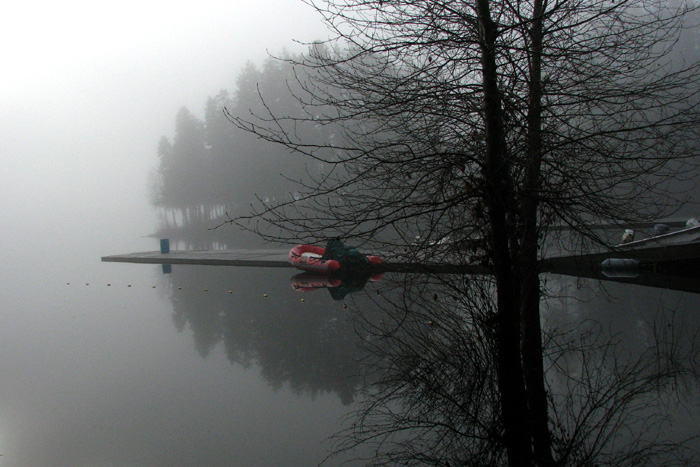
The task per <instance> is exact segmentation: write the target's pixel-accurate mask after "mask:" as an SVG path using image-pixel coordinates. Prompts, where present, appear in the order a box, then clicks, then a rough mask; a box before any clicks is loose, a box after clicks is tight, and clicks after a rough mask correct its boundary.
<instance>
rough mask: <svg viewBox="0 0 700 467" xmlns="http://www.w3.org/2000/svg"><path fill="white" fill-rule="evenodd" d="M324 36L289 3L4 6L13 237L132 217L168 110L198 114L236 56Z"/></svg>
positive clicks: (3, 192)
mask: <svg viewBox="0 0 700 467" xmlns="http://www.w3.org/2000/svg"><path fill="white" fill-rule="evenodd" d="M326 35H327V34H326V32H325V29H324V28H323V26H322V24H321V23H320V21H319V19H318V17H317V16H316V15H315V14H314V12H313V11H312V10H311V9H310V8H309V7H308V6H306V5H304V4H303V3H302V2H300V1H294V0H263V1H256V2H251V1H240V0H233V1H231V0H229V1H219V0H201V1H198V2H166V1H160V0H159V1H148V0H146V1H135V0H128V1H125V2H119V3H101V2H88V1H80V0H68V1H66V2H58V3H56V2H49V1H39V2H14V4H12V5H11V6H4V7H3V15H2V18H0V44H1V45H0V48H2V57H3V67H2V68H3V71H2V73H1V74H0V159H1V161H2V170H0V196H1V197H2V199H3V200H8V199H13V200H15V203H3V206H2V208H0V211H1V212H0V214H3V215H5V219H7V215H8V214H9V213H8V210H12V211H14V215H15V216H17V217H16V219H15V222H14V224H15V225H14V227H15V228H17V233H18V232H19V231H21V230H23V228H22V227H23V226H22V225H21V224H22V223H27V222H28V223H32V222H33V221H34V220H37V221H38V219H41V218H42V217H43V221H42V222H46V221H47V220H48V221H55V222H62V221H63V220H70V225H74V223H75V221H76V220H78V219H85V218H89V217H92V218H93V219H95V217H96V216H97V217H99V213H100V212H110V217H111V218H112V221H113V219H115V218H118V219H119V220H120V222H121V223H124V222H128V221H129V218H131V219H138V218H143V216H145V215H147V212H148V208H147V207H146V206H145V193H146V184H147V173H148V171H149V170H151V169H152V168H154V167H155V165H156V154H155V151H156V146H157V143H158V139H159V137H160V136H161V135H164V134H166V135H170V134H171V133H172V132H173V130H174V118H175V114H176V112H177V110H178V109H179V108H180V107H181V106H182V105H186V106H188V107H189V108H190V109H191V110H192V111H193V112H194V113H195V114H197V115H201V114H202V110H203V107H204V104H205V102H206V98H207V97H208V96H209V95H214V94H216V93H217V92H218V91H219V90H220V89H222V88H226V89H229V90H232V89H233V87H234V83H235V78H236V76H237V73H238V72H239V70H240V69H241V67H242V66H243V65H244V64H245V62H246V61H248V60H251V61H253V62H258V63H259V62H261V61H262V60H263V59H264V58H265V57H266V54H267V51H270V52H272V53H276V52H279V51H281V50H282V49H287V50H292V51H302V50H305V47H304V46H302V45H299V44H297V43H295V42H294V40H298V41H302V42H308V41H312V40H315V39H318V38H324V37H326ZM20 200H21V201H20ZM19 202H27V203H29V204H30V205H31V207H30V209H31V210H32V215H31V216H28V215H27V213H28V211H27V207H26V206H24V205H18V204H17V203H19ZM78 204H80V206H78ZM83 204H84V206H83ZM20 212H23V213H24V215H23V216H20V215H19V213H20ZM47 216H48V219H47ZM12 217H13V216H10V218H12ZM105 222H110V221H109V220H108V219H105ZM6 226H7V224H6ZM24 227H28V226H24ZM13 230H14V229H13ZM146 230H148V229H146ZM146 233H149V232H148V231H144V232H143V234H146ZM5 234H6V235H5V237H6V238H7V234H8V232H7V231H6V232H5ZM3 243H4V242H3Z"/></svg>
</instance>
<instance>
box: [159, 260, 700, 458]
mask: <svg viewBox="0 0 700 467" xmlns="http://www.w3.org/2000/svg"><path fill="white" fill-rule="evenodd" d="M251 271H252V270H250V269H236V268H217V267H194V266H178V267H175V268H173V271H172V273H171V274H168V275H167V276H163V280H164V281H165V282H166V283H167V285H168V295H169V299H170V301H171V303H172V307H173V314H172V317H173V322H174V324H175V326H176V328H177V329H178V330H179V331H181V332H185V331H186V330H187V332H191V333H192V336H193V338H194V345H195V348H196V349H197V352H198V353H199V355H200V356H202V357H207V356H208V355H210V354H211V353H212V350H213V349H214V348H215V347H217V346H219V345H220V346H222V347H223V349H224V351H225V355H226V357H227V359H228V360H229V362H230V363H231V364H235V365H237V366H241V367H243V368H251V367H252V366H258V367H259V368H260V371H261V374H262V376H263V378H264V379H265V381H266V382H267V384H268V385H269V386H270V387H271V388H273V389H278V388H281V387H283V386H285V385H287V386H289V387H291V388H292V389H293V390H294V391H295V392H297V393H300V394H308V395H311V396H313V397H316V396H318V395H319V394H334V395H335V396H337V397H338V398H339V399H340V400H342V402H343V404H346V405H348V404H350V403H351V402H353V401H359V402H357V403H356V404H355V405H354V407H355V409H356V410H355V412H354V415H353V417H352V419H351V420H352V424H351V426H350V428H349V429H348V430H346V431H342V432H340V433H338V434H337V435H336V437H335V438H334V439H335V445H334V449H335V450H336V452H338V453H342V454H343V455H351V456H352V455H354V454H353V453H354V452H355V449H356V447H357V446H358V445H359V446H362V447H363V449H365V450H369V451H371V452H373V453H374V454H373V456H376V458H375V460H379V461H380V462H386V463H389V464H395V463H401V462H412V461H416V460H420V462H422V463H424V464H435V465H445V464H449V465H452V464H460V463H464V462H470V463H476V464H480V465H482V464H483V465H493V464H503V463H504V462H505V457H504V450H503V446H502V438H503V420H502V418H501V414H500V405H499V404H500V402H499V395H498V394H499V392H498V384H497V376H496V375H497V374H496V372H497V368H495V366H494V362H495V361H496V352H497V349H496V347H495V345H494V339H493V336H494V332H495V326H496V323H495V321H494V319H493V316H494V310H493V286H492V284H491V283H490V281H489V279H488V278H487V277H469V276H449V277H447V276H439V275H438V276H430V275H418V274H387V276H386V277H361V278H350V279H348V278H329V277H319V276H314V275H310V274H307V273H304V274H296V275H294V276H292V277H291V279H290V277H289V270H284V269H283V270H259V271H257V272H255V273H251ZM446 279H447V280H446ZM624 279H625V280H627V279H629V278H627V277H625V278H624ZM290 282H291V285H292V289H294V290H296V291H298V292H301V293H295V292H294V291H293V290H290V287H289V284H290ZM544 285H545V287H546V290H547V294H546V296H547V297H548V298H547V299H546V300H545V301H544V302H543V305H542V306H543V308H542V310H543V323H542V325H543V331H544V341H545V370H546V386H547V391H548V397H549V410H550V414H549V415H550V420H551V421H550V428H551V431H552V439H553V446H554V447H553V449H554V454H555V458H556V459H558V460H560V461H561V462H562V463H565V464H567V465H585V464H589V463H591V462H595V463H603V464H617V463H619V462H622V461H624V460H628V459H636V460H638V461H640V462H641V461H644V462H652V463H653V462H656V463H659V462H660V463H668V462H670V461H672V460H674V458H676V460H679V459H680V460H679V462H680V463H685V462H688V459H689V458H690V456H691V455H692V454H693V453H692V452H691V451H692V449H697V448H698V446H699V445H698V443H697V442H691V443H685V441H687V439H688V438H691V437H692V436H695V434H696V433H695V432H694V426H695V425H694V424H693V422H691V420H694V417H696V416H697V415H698V412H699V411H700V410H699V408H698V407H697V405H694V404H696V401H697V391H698V386H697V377H698V375H699V374H700V369H699V368H698V364H697V362H698V357H699V356H700V317H698V316H697V313H696V310H697V309H698V306H699V305H700V295H695V294H689V293H683V292H679V291H672V290H666V289H660V288H650V287H644V286H640V285H632V284H629V283H618V282H609V281H606V282H599V281H598V280H593V279H586V278H577V277H570V276H561V275H546V276H544ZM321 289H326V290H328V291H329V293H330V297H329V296H328V294H325V293H319V292H314V291H321ZM330 462H331V463H332V462H334V459H333V458H332V459H331V461H330Z"/></svg>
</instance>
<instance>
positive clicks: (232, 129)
mask: <svg viewBox="0 0 700 467" xmlns="http://www.w3.org/2000/svg"><path fill="white" fill-rule="evenodd" d="M285 58H287V59H293V60H296V61H299V60H302V59H303V56H296V57H291V56H287V57H283V58H282V59H279V58H268V59H266V60H265V61H264V63H263V64H262V67H257V66H255V65H254V64H252V63H250V62H249V63H248V64H247V65H246V66H245V67H244V68H243V70H242V71H241V72H240V73H239V75H238V79H237V81H236V83H235V85H236V87H235V90H234V91H232V92H229V91H228V90H221V91H220V92H219V93H218V94H216V95H215V96H213V97H209V99H208V100H207V102H206V106H205V108H204V119H203V120H202V119H200V118H198V117H197V116H196V115H195V114H193V113H192V112H191V111H190V110H189V109H188V108H186V107H182V108H181V109H180V111H179V112H178V113H177V115H176V117H175V134H174V136H173V137H172V138H169V137H167V136H163V137H161V139H160V142H159V143H158V159H159V165H158V168H157V170H156V171H155V172H154V173H153V174H152V176H151V179H150V187H149V192H150V197H151V199H150V201H151V204H152V205H153V206H155V207H156V208H157V209H158V210H159V213H160V228H159V232H158V234H160V235H168V236H169V237H170V238H171V239H175V240H178V239H179V240H185V241H187V242H189V243H190V244H191V246H197V247H207V248H217V247H220V248H231V247H235V246H251V243H252V244H255V243H256V239H255V237H254V236H253V235H245V234H242V233H241V232H239V231H238V230H237V229H232V228H226V229H219V230H217V231H213V232H212V231H209V230H208V229H211V228H212V227H214V226H216V225H219V224H220V223H221V222H222V221H224V220H226V219H227V215H228V216H232V217H233V216H236V215H240V214H244V213H247V212H248V211H249V210H250V206H251V204H255V203H256V202H257V201H258V200H265V201H284V200H289V199H291V197H293V196H295V193H296V192H297V190H298V189H299V185H298V182H300V181H301V180H308V179H309V177H310V176H316V175H319V174H320V173H322V171H323V168H322V167H321V166H315V167H314V166H311V167H310V166H309V160H308V159H304V158H302V157H300V156H298V155H294V154H290V152H289V150H288V149H286V148H284V147H282V146H280V145H276V144H272V143H269V142H266V141H264V140H262V139H260V138H259V137H258V136H256V135H253V134H251V133H249V132H246V131H243V130H241V129H239V128H237V127H236V126H234V125H233V124H232V123H231V121H229V119H228V117H227V116H226V115H225V111H226V112H227V113H229V114H230V116H235V117H241V118H243V119H246V117H249V116H251V114H254V115H257V116H266V115H268V113H269V112H270V111H271V110H270V109H274V113H275V115H285V116H294V115H299V112H301V111H302V109H301V105H300V103H299V99H303V98H304V96H306V95H307V93H305V91H304V84H305V82H306V78H307V76H306V75H305V73H306V72H307V70H304V69H303V67H294V66H293V65H292V64H291V60H285ZM293 134H294V135H295V137H296V138H298V139H299V140H303V141H313V142H316V143H318V142H323V141H332V140H333V139H334V138H336V134H334V133H333V131H329V128H328V126H325V127H324V128H323V129H322V130H321V127H320V125H318V126H315V127H306V128H299V127H295V128H294V130H293ZM234 230H235V232H234Z"/></svg>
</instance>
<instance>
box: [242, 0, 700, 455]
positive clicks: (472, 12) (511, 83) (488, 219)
mask: <svg viewBox="0 0 700 467" xmlns="http://www.w3.org/2000/svg"><path fill="white" fill-rule="evenodd" d="M309 3H310V4H311V5H312V6H314V7H315V8H316V9H317V11H319V12H320V13H321V14H323V15H324V17H325V19H326V21H327V22H328V25H329V27H330V28H331V30H332V31H334V32H335V34H336V35H337V38H338V44H340V45H339V46H338V47H339V48H337V49H336V50H333V49H332V47H331V45H334V44H327V45H326V46H321V45H317V46H316V47H314V48H313V49H312V54H311V57H310V58H309V59H308V60H306V61H302V62H299V63H297V65H298V66H299V67H300V69H303V70H304V73H303V74H302V73H300V74H299V82H300V84H301V91H298V94H297V97H298V100H299V103H300V105H301V106H302V107H303V108H304V110H305V112H306V115H307V116H308V117H302V118H299V117H298V116H293V117H287V116H285V115H280V114H276V113H275V112H274V109H273V108H271V107H270V106H267V105H266V106H265V107H264V108H265V111H266V112H267V113H266V114H263V115H257V118H250V119H241V118H237V117H235V116H233V115H231V120H232V121H233V122H234V123H235V124H236V125H238V126H239V127H241V128H244V129H246V130H249V131H251V132H254V133H256V134H257V135H258V136H260V137H261V138H263V139H267V140H270V141H275V142H278V143H281V144H283V145H285V146H287V147H288V148H290V149H291V150H293V151H296V152H299V153H302V154H305V155H307V156H308V157H310V158H311V160H314V161H317V162H318V163H320V164H323V165H324V166H325V167H326V170H325V171H324V172H323V175H322V176H321V177H316V178H313V179H312V180H311V181H306V182H302V184H301V186H300V190H299V193H298V194H297V196H295V199H294V200H293V201H290V202H285V203H281V204H277V205H262V206H261V208H260V209H259V210H258V211H256V212H254V213H253V214H252V216H251V217H249V218H239V219H236V220H233V221H234V222H237V223H239V224H245V223H246V222H247V221H248V220H250V219H255V221H256V222H257V224H256V226H258V227H253V228H256V229H258V230H259V231H260V232H261V233H262V234H263V235H267V236H268V238H270V239H276V240H291V239H297V238H303V239H313V240H320V239H323V238H328V237H331V236H343V237H346V238H355V239H357V240H359V241H363V242H368V244H369V245H372V246H373V247H374V248H380V249H381V248H386V247H391V249H392V250H396V249H402V250H404V251H406V252H407V254H409V255H411V256H413V257H420V256H421V255H430V256H432V257H434V258H449V259H450V260H451V261H454V262H465V261H469V260H470V259H471V258H473V257H474V256H475V255H476V256H478V257H482V258H484V259H485V261H486V262H487V263H488V264H489V265H490V266H491V268H492V271H493V279H492V281H493V291H494V302H495V306H494V308H493V314H494V319H495V323H496V326H495V328H494V333H493V340H494V348H495V352H496V353H495V360H496V371H497V383H498V391H499V401H500V406H499V413H500V417H501V421H502V423H503V427H504V435H503V445H504V448H505V451H506V453H507V457H508V463H509V464H510V465H531V464H533V463H534V464H537V465H554V459H553V455H552V440H551V429H550V425H549V415H548V401H547V395H546V390H545V384H544V369H543V363H542V338H541V335H542V332H541V329H540V316H539V307H540V301H541V294H540V280H539V271H538V266H537V264H538V260H539V259H540V258H541V257H542V256H543V255H544V254H545V251H546V247H547V246H548V244H549V242H550V241H552V240H554V239H555V238H554V237H553V236H552V231H551V230H550V229H549V227H551V226H553V225H561V224H564V225H568V226H570V227H572V228H573V233H572V234H571V235H568V236H567V237H566V238H565V239H560V240H561V241H562V242H563V241H566V243H567V244H568V245H569V248H571V249H572V250H576V249H577V248H582V247H584V246H586V245H590V243H591V242H594V243H603V242H604V239H601V238H599V237H597V236H596V234H595V233H594V232H593V231H592V230H590V229H588V228H586V225H587V224H588V223H589V222H591V221H592V220H597V221H615V222H619V221H627V220H633V219H639V218H644V219H648V218H649V217H654V216H658V215H660V214H667V213H669V211H670V210H672V209H674V207H677V206H678V205H679V203H680V202H681V201H682V200H681V199H680V198H679V196H680V195H682V193H680V192H678V191H674V189H673V187H672V186H671V185H670V183H671V182H673V181H683V179H684V178H687V176H688V174H689V173H694V172H691V171H690V169H691V168H692V167H693V165H694V164H695V162H696V160H695V158H696V156H697V155H698V149H699V148H698V145H697V143H696V141H697V136H698V131H699V129H700V126H699V125H698V123H699V122H700V120H699V118H698V112H697V108H698V106H697V105H695V104H696V103H697V102H698V92H699V90H700V87H699V86H698V84H699V83H698V80H699V79H700V74H699V73H698V66H699V64H697V63H692V64H686V63H683V62H682V61H679V60H676V58H677V57H676V56H675V55H673V54H672V52H673V45H674V44H675V40H676V38H677V37H678V34H679V33H680V31H682V29H683V28H684V27H687V23H684V21H685V20H686V18H688V17H689V16H690V13H691V12H694V9H693V8H691V7H689V6H687V5H680V6H670V5H669V4H668V3H667V2H666V1H663V0H657V1H645V0H622V1H608V0H593V1H586V2H583V1H578V0H560V1H548V0H529V1H507V0H504V1H488V0H474V1H473V2H472V1H439V0H438V1H432V0H431V1H427V0H398V1H369V0H337V1H335V0H330V1H326V2H318V3H317V2H314V1H309ZM305 124H306V125H314V126H321V127H323V126H328V127H329V128H333V131H336V129H337V128H340V129H342V135H343V137H342V138H339V139H338V140H337V142H335V141H333V142H328V141H324V142H323V143H318V142H314V141H308V140H303V139H299V138H298V137H297V132H296V129H298V128H299V127H300V126H302V125H305ZM259 222H263V227H259V226H260V224H259ZM271 227H277V229H272V230H270V228H271ZM467 244H468V245H469V248H471V250H472V252H473V253H474V254H470V253H469V254H467V253H465V251H464V250H463V248H460V247H464V245H467ZM455 249H456V250H457V252H455Z"/></svg>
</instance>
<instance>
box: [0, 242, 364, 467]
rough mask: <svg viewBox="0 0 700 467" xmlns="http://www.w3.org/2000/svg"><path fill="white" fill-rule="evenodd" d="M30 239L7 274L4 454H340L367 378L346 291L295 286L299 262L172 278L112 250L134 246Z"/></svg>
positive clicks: (32, 461) (255, 461)
mask: <svg viewBox="0 0 700 467" xmlns="http://www.w3.org/2000/svg"><path fill="white" fill-rule="evenodd" d="M27 240H28V241H29V240H31V239H27ZM133 243H134V245H133V246H132V248H130V249H131V250H135V249H139V246H140V247H141V248H140V249H142V250H144V249H146V250H147V249H154V248H155V246H156V242H155V241H154V240H148V239H146V240H143V239H142V240H138V239H137V240H133ZM18 245H20V248H18V249H17V250H16V251H10V250H6V251H5V252H4V253H3V254H4V257H3V264H4V265H3V266H2V268H3V269H2V283H1V285H0V290H1V293H2V310H1V311H0V370H1V371H2V377H1V379H0V381H1V382H0V454H2V456H1V457H0V465H2V466H5V467H9V466H76V465H85V466H94V465H144V466H145V465H168V466H172V465H203V466H204V465H241V466H243V465H252V466H254V465H260V466H264V465H300V466H301V465H315V464H316V463H318V462H320V461H321V460H322V459H324V457H325V456H326V455H327V454H328V444H327V443H324V440H325V439H326V438H327V437H329V436H331V435H332V434H334V433H335V432H336V431H337V430H339V429H340V428H341V426H342V425H341V424H340V422H339V420H340V418H341V417H342V416H343V415H345V414H347V413H348V412H349V411H350V410H351V409H352V401H353V392H354V387H355V385H356V383H357V382H356V380H355V379H353V378H354V377H353V374H354V359H355V358H356V357H357V355H356V353H355V352H356V351H355V350H353V349H354V347H353V346H352V345H349V344H347V343H346V344H345V345H340V343H341V342H347V341H348V340H349V339H350V338H351V337H352V328H348V327H346V326H345V324H344V323H345V322H346V321H347V320H346V318H347V314H348V311H347V310H345V309H344V308H342V306H341V305H342V303H339V302H336V301H334V300H332V299H331V298H330V296H329V295H328V294H327V293H325V292H324V291H317V292H313V293H311V294H305V295H302V294H300V293H299V292H296V291H294V290H293V289H292V287H291V286H290V277H291V276H292V275H293V274H294V273H293V270H291V269H290V270H263V269H246V270H234V269H229V268H202V267H175V268H174V270H173V273H172V274H170V275H167V276H166V275H163V274H162V273H161V269H160V266H152V265H128V264H112V263H100V261H99V258H100V255H101V254H110V253H116V252H119V251H118V250H113V249H112V248H113V247H108V246H106V245H102V246H101V247H100V245H99V241H98V242H94V243H92V244H87V245H86V244H82V245H81V244H79V243H78V242H76V243H75V245H74V246H75V248H73V249H71V248H70V247H71V246H72V245H71V244H70V243H66V244H65V245H64V246H65V247H66V248H63V249H61V248H59V245H47V244H44V245H45V246H44V247H41V248H40V247H37V244H34V245H32V244H31V242H28V243H24V244H22V243H19V244H18ZM22 245H24V246H22ZM54 248H55V249H54ZM100 249H101V250H102V251H99V250H100ZM130 249H129V248H127V249H124V250H121V251H130ZM10 265H11V267H10ZM302 298H304V300H303V301H302V300H301V299H302Z"/></svg>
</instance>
